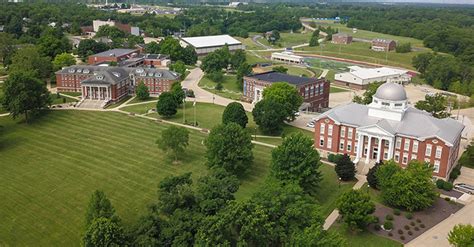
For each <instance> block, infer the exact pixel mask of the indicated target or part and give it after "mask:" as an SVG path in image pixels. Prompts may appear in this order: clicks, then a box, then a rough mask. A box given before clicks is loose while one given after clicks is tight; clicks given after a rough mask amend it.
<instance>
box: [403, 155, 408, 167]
mask: <svg viewBox="0 0 474 247" xmlns="http://www.w3.org/2000/svg"><path fill="white" fill-rule="evenodd" d="M402 163H403V164H405V165H406V164H407V163H408V154H407V153H404V154H403V160H402Z"/></svg>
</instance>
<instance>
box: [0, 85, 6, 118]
mask: <svg viewBox="0 0 474 247" xmlns="http://www.w3.org/2000/svg"><path fill="white" fill-rule="evenodd" d="M2 97H3V83H0V99H1V98H2ZM6 112H7V111H6V110H5V109H3V106H2V105H1V104H0V114H2V113H6Z"/></svg>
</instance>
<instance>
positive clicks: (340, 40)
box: [332, 34, 352, 45]
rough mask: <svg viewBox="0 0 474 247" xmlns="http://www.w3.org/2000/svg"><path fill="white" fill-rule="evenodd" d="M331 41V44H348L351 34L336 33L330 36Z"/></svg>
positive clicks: (350, 40)
mask: <svg viewBox="0 0 474 247" xmlns="http://www.w3.org/2000/svg"><path fill="white" fill-rule="evenodd" d="M332 43H333V44H344V45H347V44H350V43H352V36H350V35H336V34H334V35H333V36H332Z"/></svg>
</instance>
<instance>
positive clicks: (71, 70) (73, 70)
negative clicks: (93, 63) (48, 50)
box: [68, 68, 76, 73]
mask: <svg viewBox="0 0 474 247" xmlns="http://www.w3.org/2000/svg"><path fill="white" fill-rule="evenodd" d="M68 71H69V73H74V72H76V70H75V69H74V68H70V69H69V70H68Z"/></svg>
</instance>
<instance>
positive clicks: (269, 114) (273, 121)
mask: <svg viewBox="0 0 474 247" xmlns="http://www.w3.org/2000/svg"><path fill="white" fill-rule="evenodd" d="M283 107H284V106H283V105H282V104H280V103H279V102H276V101H275V100H271V99H270V100H268V99H263V100H260V101H259V102H257V104H255V107H254V108H253V110H252V116H253V119H254V121H255V123H256V124H257V125H258V128H259V129H260V130H262V132H263V133H265V134H276V133H280V132H281V130H282V128H283V127H282V126H283V123H284V120H285V119H286V112H284V111H283V110H282V109H283Z"/></svg>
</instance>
